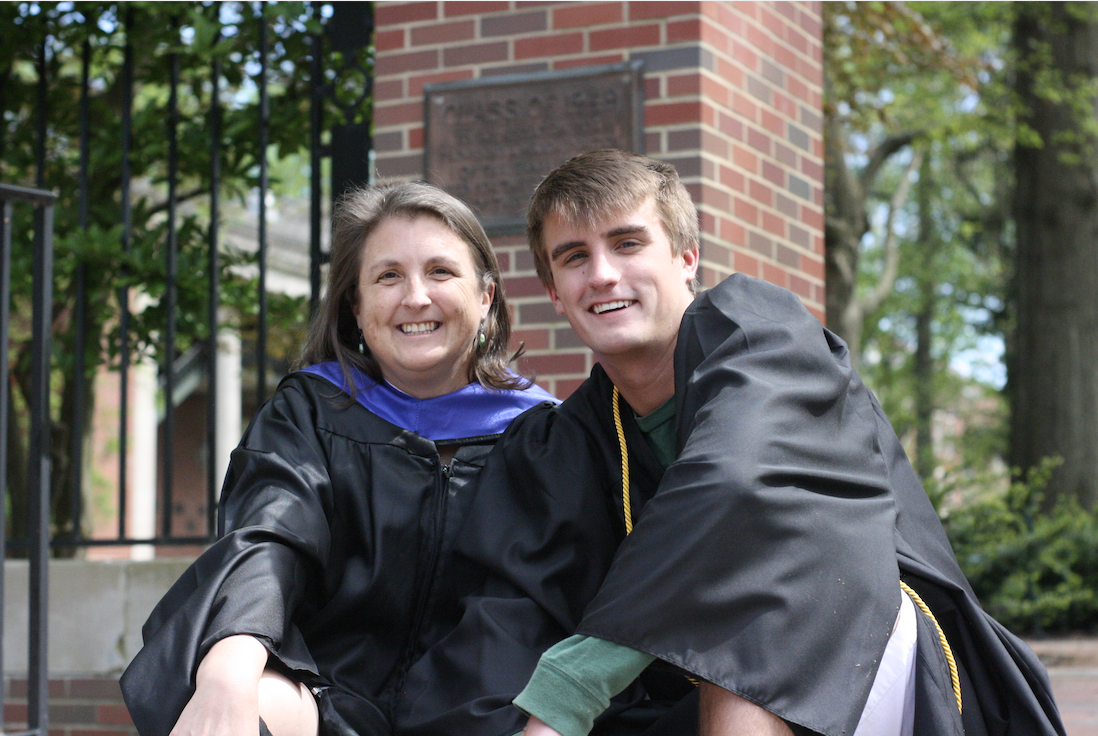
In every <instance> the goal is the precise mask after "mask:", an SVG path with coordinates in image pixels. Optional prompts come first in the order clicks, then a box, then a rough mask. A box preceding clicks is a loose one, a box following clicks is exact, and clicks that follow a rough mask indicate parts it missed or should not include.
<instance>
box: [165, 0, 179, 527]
mask: <svg viewBox="0 0 1098 736" xmlns="http://www.w3.org/2000/svg"><path fill="white" fill-rule="evenodd" d="M178 31H179V27H178V20H177V19H173V20H172V33H173V34H175V35H173V38H172V42H173V43H175V42H176V41H177V40H178V37H177V35H178ZM168 62H169V73H168V87H169V89H168V222H167V227H168V242H167V246H166V248H165V252H164V278H165V280H166V282H167V283H166V288H165V293H164V311H165V323H166V324H165V327H164V425H163V426H164V430H163V437H164V452H163V458H164V483H163V485H164V516H163V534H164V536H165V537H170V536H171V535H172V476H173V475H174V472H175V468H174V465H175V448H174V444H175V332H176V319H175V310H176V305H177V303H178V298H179V297H178V294H177V284H176V276H177V273H176V269H177V264H176V249H177V248H178V240H177V234H176V232H175V216H176V201H175V186H176V177H177V176H178V174H179V142H178V135H179V89H178V87H179V53H178V52H175V51H173V52H172V53H171V55H170V56H169V57H168Z"/></svg>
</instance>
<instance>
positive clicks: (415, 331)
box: [400, 322, 439, 335]
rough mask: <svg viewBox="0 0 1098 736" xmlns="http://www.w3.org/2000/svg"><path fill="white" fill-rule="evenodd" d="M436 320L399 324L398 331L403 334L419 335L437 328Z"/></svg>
mask: <svg viewBox="0 0 1098 736" xmlns="http://www.w3.org/2000/svg"><path fill="white" fill-rule="evenodd" d="M438 324H439V323H438V322H415V323H413V324H403V325H401V326H400V331H401V332H403V333H404V334H405V335H419V334H421V333H424V332H431V331H433V330H435V329H437V328H438Z"/></svg>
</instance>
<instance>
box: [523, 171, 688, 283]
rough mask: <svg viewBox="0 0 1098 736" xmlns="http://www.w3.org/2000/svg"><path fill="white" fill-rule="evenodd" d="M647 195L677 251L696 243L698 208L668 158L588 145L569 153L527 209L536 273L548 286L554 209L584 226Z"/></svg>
mask: <svg viewBox="0 0 1098 736" xmlns="http://www.w3.org/2000/svg"><path fill="white" fill-rule="evenodd" d="M649 197H651V198H653V199H654V200H655V202H656V212H657V214H658V216H659V218H660V223H661V224H662V225H663V229H664V231H665V232H666V234H667V237H668V239H669V240H670V241H671V252H672V253H673V254H674V255H676V256H678V255H682V253H683V252H685V251H686V250H689V249H690V248H696V247H697V246H698V239H699V231H698V211H697V208H695V207H694V202H693V200H691V199H690V193H689V192H687V191H686V187H685V186H683V184H682V181H680V180H679V175H678V172H676V171H675V167H674V166H672V165H671V164H667V163H664V162H662V161H656V160H655V159H652V158H648V157H647V156H641V155H640V154H636V153H629V152H627V151H617V150H600V151H589V152H587V153H584V154H581V155H579V156H576V157H575V158H572V159H569V160H568V161H566V162H565V163H563V164H561V165H560V166H558V167H557V168H555V169H553V171H551V172H549V175H548V176H546V177H545V179H544V180H542V182H541V184H539V185H538V187H537V189H536V190H534V196H533V198H532V199H531V200H530V205H529V207H527V210H526V236H527V239H528V240H529V243H530V250H531V252H532V253H533V255H534V265H535V266H536V267H537V272H538V278H540V279H541V283H542V284H544V285H545V286H552V284H553V272H552V270H551V268H550V263H549V254H548V251H547V247H546V243H545V220H546V219H547V218H548V217H549V216H550V215H555V216H557V217H559V218H560V219H562V220H564V222H566V223H568V224H572V225H580V226H583V227H594V226H595V224H596V223H598V222H600V221H602V220H605V219H607V218H608V217H611V216H613V215H617V214H622V213H627V212H632V211H634V210H637V209H639V208H640V207H641V206H642V205H643V204H644V203H645V202H646V201H647V200H648V198H649Z"/></svg>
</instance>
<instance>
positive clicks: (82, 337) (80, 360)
mask: <svg viewBox="0 0 1098 736" xmlns="http://www.w3.org/2000/svg"><path fill="white" fill-rule="evenodd" d="M88 27H89V29H90V28H92V27H94V26H93V25H92V23H91V19H90V18H89V23H88ZM90 77H91V39H90V38H86V39H84V48H83V68H82V70H81V79H80V174H79V189H80V194H79V203H78V205H77V225H78V226H79V227H80V229H81V230H84V231H87V229H88V162H89V160H90V141H89V138H90V135H89V132H88V118H89V113H88V105H89V101H88V97H89V94H90V82H89V79H90ZM73 278H74V279H75V280H76V304H75V305H74V308H73V332H74V336H75V342H76V344H75V345H74V352H75V355H74V356H73V359H74V363H73V371H72V372H73V379H74V380H75V381H76V384H75V386H74V391H73V412H72V413H73V421H72V429H71V430H70V432H71V440H72V444H71V445H70V450H69V463H70V465H71V468H72V536H73V537H74V538H77V539H78V538H80V537H81V536H82V534H81V527H82V526H83V516H84V412H85V406H86V403H87V397H86V396H85V391H84V387H85V383H84V381H85V377H84V372H85V371H86V370H87V366H86V365H85V354H84V353H85V351H86V350H87V337H88V283H87V282H88V275H87V267H86V265H85V262H84V258H83V256H81V258H80V262H79V263H78V264H77V265H76V273H75V274H74V276H73Z"/></svg>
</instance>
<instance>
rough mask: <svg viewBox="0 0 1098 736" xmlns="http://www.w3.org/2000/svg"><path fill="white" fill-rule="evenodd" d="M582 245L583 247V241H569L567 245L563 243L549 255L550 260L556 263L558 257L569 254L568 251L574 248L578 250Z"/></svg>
mask: <svg viewBox="0 0 1098 736" xmlns="http://www.w3.org/2000/svg"><path fill="white" fill-rule="evenodd" d="M581 245H583V241H582V240H569V241H568V242H566V243H561V244H560V245H558V246H557V247H555V248H553V250H552V251H551V252H550V253H549V260H551V261H555V260H557V257H558V256H560V255H563V254H564V253H567V252H568V251H570V250H572V249H573V248H578V247H580V246H581Z"/></svg>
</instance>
